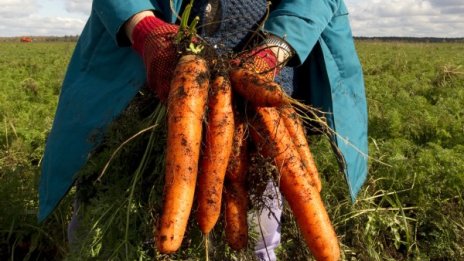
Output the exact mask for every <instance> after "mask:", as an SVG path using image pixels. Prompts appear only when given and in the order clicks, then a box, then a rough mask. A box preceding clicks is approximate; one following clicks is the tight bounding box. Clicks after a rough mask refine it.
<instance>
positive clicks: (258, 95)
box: [230, 68, 291, 107]
mask: <svg viewBox="0 0 464 261" xmlns="http://www.w3.org/2000/svg"><path fill="white" fill-rule="evenodd" d="M230 81H231V83H232V88H233V89H234V91H236V92H237V93H238V94H240V95H241V96H242V97H243V98H245V99H246V100H247V101H249V102H251V103H252V104H253V105H255V106H262V107H277V106H282V105H285V104H290V103H291V102H290V101H291V99H290V98H289V97H288V96H287V95H286V94H285V92H284V91H283V90H282V88H281V87H280V85H279V84H277V83H276V82H274V81H272V80H269V79H268V78H267V77H266V76H264V75H259V74H257V73H254V72H252V71H249V70H246V69H242V68H239V69H234V70H232V71H231V72H230Z"/></svg>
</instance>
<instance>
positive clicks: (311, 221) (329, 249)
mask: <svg viewBox="0 0 464 261" xmlns="http://www.w3.org/2000/svg"><path fill="white" fill-rule="evenodd" d="M256 115H257V117H256V119H255V120H254V121H253V122H252V128H250V132H251V136H252V138H253V140H254V142H255V143H256V144H257V145H258V146H259V147H260V148H261V153H262V154H263V155H264V156H268V157H271V158H273V160H274V164H275V165H276V167H277V169H278V171H279V173H280V181H279V188H280V191H281V192H282V195H283V196H284V197H285V199H286V200H287V202H288V203H289V205H290V208H291V210H292V212H293V215H294V217H295V220H296V222H297V224H298V226H299V228H300V231H301V233H302V235H303V237H304V239H305V242H306V244H307V245H308V247H309V249H310V250H311V252H312V253H313V255H314V257H315V258H316V260H327V261H329V260H330V261H332V260H339V259H340V249H339V243H338V239H337V236H336V234H335V231H334V229H333V227H332V224H331V222H330V219H329V216H328V214H327V211H326V209H325V207H324V204H323V202H322V199H321V196H320V194H319V193H318V191H317V189H316V188H315V187H314V186H313V185H312V184H311V180H310V178H309V175H307V173H306V167H305V166H304V164H303V162H302V161H301V158H300V156H299V153H298V151H297V150H296V148H295V145H294V143H293V141H292V137H291V136H290V134H289V133H288V130H287V128H286V127H285V124H284V123H283V120H282V118H281V116H280V115H279V112H278V110H277V109H275V108H257V109H256Z"/></svg>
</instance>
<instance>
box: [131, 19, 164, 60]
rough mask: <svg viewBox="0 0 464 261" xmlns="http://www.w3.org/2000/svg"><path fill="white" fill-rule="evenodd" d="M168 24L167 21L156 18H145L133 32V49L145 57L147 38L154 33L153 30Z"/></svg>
mask: <svg viewBox="0 0 464 261" xmlns="http://www.w3.org/2000/svg"><path fill="white" fill-rule="evenodd" d="M165 24H167V23H166V22H165V21H163V20H161V19H159V18H157V17H155V16H147V17H145V18H143V19H142V20H141V21H140V22H139V23H137V25H136V26H135V27H134V30H133V31H132V40H133V44H132V48H133V49H134V50H135V51H137V52H138V53H139V54H140V55H141V56H142V57H143V50H144V46H145V40H146V39H147V36H148V35H149V34H150V33H151V32H153V29H155V28H157V27H160V26H163V25H165Z"/></svg>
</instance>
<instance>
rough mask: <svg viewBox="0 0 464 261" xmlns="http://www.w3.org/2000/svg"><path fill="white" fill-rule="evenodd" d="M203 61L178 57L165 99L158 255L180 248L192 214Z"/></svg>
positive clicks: (204, 84)
mask: <svg viewBox="0 0 464 261" xmlns="http://www.w3.org/2000/svg"><path fill="white" fill-rule="evenodd" d="M208 84H209V71H208V67H207V64H206V61H205V60H203V59H201V58H199V57H198V56H195V55H185V56H183V57H181V58H180V60H179V62H178V65H177V67H176V69H175V71H174V77H173V80H172V82H171V89H170V91H169V97H168V105H167V106H168V116H167V148H166V173H165V187H164V202H163V212H162V215H161V219H160V224H159V228H158V233H157V238H156V245H157V248H158V250H159V251H160V252H161V253H172V252H175V251H176V250H177V249H179V247H180V245H181V243H182V239H183V237H184V233H185V230H186V227H187V221H188V218H189V215H190V212H191V208H192V203H193V198H194V193H195V186H196V179H197V169H198V161H199V153H200V143H201V137H202V121H203V117H204V113H205V107H206V106H205V105H206V101H207V96H208Z"/></svg>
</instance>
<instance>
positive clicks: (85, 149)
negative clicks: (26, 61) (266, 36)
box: [38, 0, 367, 221]
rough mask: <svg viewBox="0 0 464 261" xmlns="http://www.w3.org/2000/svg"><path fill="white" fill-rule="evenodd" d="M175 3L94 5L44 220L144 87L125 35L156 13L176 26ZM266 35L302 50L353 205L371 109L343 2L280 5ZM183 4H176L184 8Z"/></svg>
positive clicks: (70, 86) (58, 141)
mask: <svg viewBox="0 0 464 261" xmlns="http://www.w3.org/2000/svg"><path fill="white" fill-rule="evenodd" d="M169 2H170V1H169V0H140V1H126V0H94V1H93V6H92V12H91V15H90V17H89V19H88V22H87V24H86V25H85V28H84V30H83V32H82V34H81V36H80V38H79V41H78V43H77V45H76V49H75V51H74V54H73V56H72V59H71V62H70V64H69V67H68V69H67V74H66V76H65V79H64V82H63V85H62V90H61V95H60V98H59V103H58V107H57V111H56V115H55V120H54V123H53V126H52V129H51V132H50V134H49V137H48V140H47V144H46V148H45V155H44V158H43V161H42V174H41V178H40V184H39V213H38V219H39V221H42V220H44V219H45V218H46V217H47V216H48V215H49V214H50V213H51V212H52V211H53V210H54V209H55V207H56V206H57V205H58V203H59V202H60V200H61V199H62V198H63V197H64V195H66V193H67V192H68V190H69V189H70V187H71V186H72V184H73V182H74V180H75V175H76V173H77V172H78V170H79V169H80V168H81V167H82V166H83V165H84V164H85V162H86V161H87V159H88V156H89V154H90V152H91V151H92V149H94V148H95V147H96V145H97V144H98V141H99V140H100V139H101V137H102V135H103V134H104V132H105V129H106V128H107V126H108V124H109V123H110V122H111V121H112V120H114V119H115V118H116V117H117V116H118V115H119V114H120V113H121V112H122V111H123V110H124V109H125V107H126V106H127V105H128V103H129V102H130V101H131V100H132V99H133V97H134V96H135V95H136V93H137V92H138V91H139V89H140V87H141V86H143V84H144V82H145V78H146V75H145V68H144V65H143V62H142V59H141V58H140V56H138V55H137V54H136V53H135V52H134V51H133V50H132V49H131V48H130V47H128V43H127V40H125V37H122V35H121V33H120V31H121V30H120V29H121V27H122V26H123V24H124V22H125V21H127V20H128V19H129V18H130V17H131V16H132V15H134V14H135V13H138V12H140V11H142V10H157V11H159V12H160V13H161V14H163V16H164V19H165V20H166V21H170V22H175V19H176V18H175V15H174V14H173V12H172V11H171V8H170V6H169ZM275 2H279V3H275V4H274V10H273V12H272V13H271V14H270V16H269V18H268V20H267V21H266V23H265V26H264V29H265V31H268V32H270V33H273V34H275V35H278V36H281V37H284V38H285V39H286V40H287V41H288V42H289V43H290V45H291V46H292V47H293V48H294V49H295V51H296V57H295V61H296V62H295V64H296V66H298V67H297V70H298V71H300V72H302V73H303V75H307V77H306V78H305V79H304V81H305V85H306V88H305V89H304V90H303V94H304V95H305V96H306V97H307V102H309V103H311V104H313V105H314V106H316V107H319V108H321V109H322V110H324V111H325V112H328V122H329V124H330V126H331V127H332V128H333V129H334V130H335V131H336V133H337V136H336V137H335V138H334V141H335V143H336V145H337V146H338V148H339V150H340V152H341V153H342V155H343V157H344V160H345V163H346V165H345V166H346V169H345V175H346V179H347V182H348V187H349V190H350V194H351V197H352V199H353V200H354V199H355V197H356V194H357V193H358V191H359V189H360V187H361V186H362V184H363V182H364V181H365V178H366V174H367V109H366V97H365V92H364V81H363V76H362V70H361V65H360V63H359V60H358V57H357V54H356V50H355V47H354V43H353V38H352V35H351V29H350V25H349V21H348V16H347V14H348V12H347V9H346V7H345V4H344V2H343V0H280V1H275ZM181 4H182V1H181V0H174V1H173V8H174V10H177V11H178V10H179V9H180V7H181Z"/></svg>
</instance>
